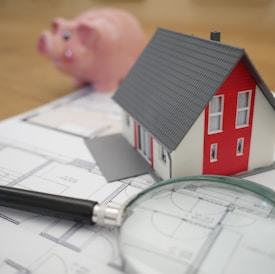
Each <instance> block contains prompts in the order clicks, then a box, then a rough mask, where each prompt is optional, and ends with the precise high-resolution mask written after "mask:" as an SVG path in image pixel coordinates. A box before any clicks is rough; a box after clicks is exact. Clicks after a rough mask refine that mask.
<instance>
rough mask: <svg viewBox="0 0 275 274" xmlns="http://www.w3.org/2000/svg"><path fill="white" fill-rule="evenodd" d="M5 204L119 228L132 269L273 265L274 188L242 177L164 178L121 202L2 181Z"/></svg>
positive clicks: (238, 269) (229, 269) (268, 269)
mask: <svg viewBox="0 0 275 274" xmlns="http://www.w3.org/2000/svg"><path fill="white" fill-rule="evenodd" d="M0 205H2V206H8V207H13V208H17V209H23V210H28V211H32V212H37V213H40V214H45V215H50V216H56V217H60V218H65V219H70V220H74V221H78V222H83V223H86V224H97V225H104V226H116V227H118V230H119V236H118V245H119V247H120V253H121V257H122V261H123V264H124V270H125V272H127V273H150V274H154V273H173V274H175V273H188V274H191V273H192V274H193V273H199V274H208V273H209V274H210V273H211V274H213V273H226V274H231V273H232V274H238V273H241V274H244V273H249V274H254V273H255V274H256V273H257V274H258V273H265V274H269V273H270V274H271V273H274V269H275V237H274V235H275V210H274V207H275V192H274V191H273V190H271V189H268V188H266V187H264V186H261V185H258V184H255V183H253V182H250V181H247V180H243V179H238V178H232V177H223V176H192V177H183V178H177V179H172V180H167V181H164V182H161V183H156V184H154V185H153V186H151V187H149V188H147V189H146V190H144V191H142V192H140V193H139V194H137V195H136V196H135V197H133V198H132V199H130V200H129V201H127V202H126V203H125V205H124V206H123V207H122V208H111V207H105V206H102V205H99V204H98V203H96V202H93V201H87V200H81V199H74V198H69V197H61V196H56V195H50V194H44V193H39V192H33V191H25V190H21V189H14V188H9V187H0Z"/></svg>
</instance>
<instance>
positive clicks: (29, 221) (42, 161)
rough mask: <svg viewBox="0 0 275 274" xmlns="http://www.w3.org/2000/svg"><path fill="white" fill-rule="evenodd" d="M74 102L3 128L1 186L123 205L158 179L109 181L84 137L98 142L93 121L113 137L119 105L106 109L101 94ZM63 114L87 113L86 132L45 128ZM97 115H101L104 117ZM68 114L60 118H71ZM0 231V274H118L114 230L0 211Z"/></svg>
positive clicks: (105, 99) (0, 125)
mask: <svg viewBox="0 0 275 274" xmlns="http://www.w3.org/2000/svg"><path fill="white" fill-rule="evenodd" d="M91 97H92V98H91ZM72 98H73V99H71V98H66V100H64V99H63V100H61V103H60V102H58V103H53V105H51V104H50V105H49V106H46V107H42V110H41V109H39V110H34V112H33V113H27V114H26V115H24V114H23V115H21V116H19V117H14V118H11V119H8V120H5V121H3V122H2V123H0V184H1V185H5V186H10V187H16V188H23V189H27V190H35V191H41V192H46V193H52V194H57V195H63V196H71V197H76V198H83V199H91V200H95V201H98V202H99V203H103V204H106V205H115V206H120V205H121V204H122V203H124V202H125V201H126V200H127V199H129V198H130V197H131V196H132V195H134V194H136V193H138V192H139V191H141V190H142V189H144V188H146V187H148V186H149V185H151V184H153V183H154V182H155V180H154V178H152V177H151V176H150V175H147V174H145V175H142V176H139V177H137V178H129V179H126V180H122V181H116V182H113V183H111V184H110V183H108V182H107V181H106V179H105V178H104V177H103V176H102V174H101V172H100V169H99V167H98V166H97V164H96V163H95V161H94V159H93V157H92V155H91V154H90V152H89V150H88V149H87V147H86V145H85V143H84V139H83V138H84V137H85V138H87V136H89V138H93V137H95V136H94V135H93V134H91V132H93V133H94V132H95V131H96V130H97V129H98V128H97V129H96V130H93V127H94V125H95V123H93V121H96V122H98V121H100V118H102V117H103V118H104V115H105V116H106V117H108V119H110V120H109V121H112V124H110V125H108V129H109V130H110V132H113V130H114V131H117V130H118V127H117V125H119V117H118V112H117V109H116V106H115V105H114V103H112V104H113V105H111V106H110V97H109V96H107V95H106V94H99V95H98V94H93V93H90V92H89V91H87V90H81V91H80V92H78V93H77V94H76V95H75V94H73V95H72ZM86 100H87V101H86ZM93 100H94V102H93ZM67 103H68V106H66V104H67ZM64 104H65V106H64ZM104 106H105V107H104ZM82 107H83V108H82ZM64 108H67V110H68V111H75V109H77V112H78V113H85V119H86V121H88V122H89V123H88V124H89V125H88V124H87V125H88V126H90V128H89V131H85V132H86V133H87V132H88V134H86V133H84V134H83V131H82V132H80V131H77V132H76V131H75V130H71V129H72V128H73V129H75V128H77V126H75V125H74V126H73V127H71V126H70V127H67V128H66V130H64V127H62V128H60V126H59V125H56V124H54V125H53V124H51V122H53V121H54V120H53V121H50V119H49V121H50V123H49V124H47V125H45V124H43V123H44V121H46V120H47V119H46V116H47V117H48V115H49V116H51V115H53V116H52V117H54V116H55V115H57V117H58V115H59V114H60V112H59V111H61V112H63V111H64ZM81 108H82V109H81ZM72 109H73V110H72ZM90 109H93V111H90ZM96 109H97V110H96ZM67 110H66V111H67ZM107 110H108V111H109V113H108V114H106V112H107ZM89 112H90V113H89ZM95 112H97V113H99V112H101V116H102V117H100V118H99V116H98V115H95ZM87 113H88V114H87ZM62 115H63V114H62ZM62 115H61V116H62ZM66 115H67V114H66ZM66 115H65V116H63V117H62V119H63V118H64V119H67V118H68V119H69V120H71V118H70V116H66ZM30 117H32V118H30ZM55 117H56V116H55ZM83 117H84V116H83ZM36 118H37V119H38V118H39V119H38V120H39V121H38V120H36ZM40 118H41V120H40ZM42 118H43V119H44V118H45V120H43V119H42ZM62 119H61V120H62ZM108 119H107V120H108ZM34 120H35V121H34ZM71 121H73V120H71ZM113 121H114V122H113ZM37 123H42V126H41V124H37ZM63 125H64V124H63ZM104 127H105V125H104ZM78 128H80V127H78ZM106 129H107V127H106ZM100 132H101V133H102V132H103V130H100ZM105 133H106V134H107V131H105ZM0 230H1V234H0V242H1V247H2V248H1V249H0V273H5V274H6V273H50V272H52V273H83V274H86V273H95V272H94V271H96V272H97V273H121V270H120V265H119V264H120V260H119V259H118V257H119V253H118V250H117V243H116V233H117V231H116V229H107V228H100V227H98V226H87V225H82V224H77V223H74V222H70V221H65V220H59V219H56V218H51V217H46V216H40V215H38V214H34V213H30V212H22V211H20V210H15V209H10V208H4V207H0ZM7 233H9V235H13V236H12V240H11V239H10V237H8V238H9V240H8V239H7V237H6V236H5V235H7ZM4 246H5V248H3V247H4ZM15 246H18V248H16V249H15V248H14V247H15Z"/></svg>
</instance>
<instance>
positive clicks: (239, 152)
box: [236, 138, 244, 156]
mask: <svg viewBox="0 0 275 274" xmlns="http://www.w3.org/2000/svg"><path fill="white" fill-rule="evenodd" d="M243 148H244V138H238V140H237V149H236V155H237V156H240V155H243Z"/></svg>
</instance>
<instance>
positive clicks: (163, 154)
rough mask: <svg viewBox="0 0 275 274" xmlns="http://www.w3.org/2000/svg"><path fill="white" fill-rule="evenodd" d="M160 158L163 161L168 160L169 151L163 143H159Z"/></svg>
mask: <svg viewBox="0 0 275 274" xmlns="http://www.w3.org/2000/svg"><path fill="white" fill-rule="evenodd" d="M159 159H160V160H161V161H162V162H163V163H165V164H166V162H167V151H166V149H165V148H164V147H163V146H162V145H159Z"/></svg>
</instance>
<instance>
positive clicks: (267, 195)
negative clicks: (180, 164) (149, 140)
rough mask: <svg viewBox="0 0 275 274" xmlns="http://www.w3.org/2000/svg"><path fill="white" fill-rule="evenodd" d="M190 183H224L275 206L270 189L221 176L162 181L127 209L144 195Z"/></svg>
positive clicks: (243, 180) (146, 191) (139, 196)
mask: <svg viewBox="0 0 275 274" xmlns="http://www.w3.org/2000/svg"><path fill="white" fill-rule="evenodd" d="M188 181H191V182H192V181H193V182H194V181H201V182H203V181H205V182H216V183H224V184H227V185H230V186H234V187H238V188H241V189H244V190H248V191H251V192H253V193H255V194H257V195H259V196H261V197H263V198H264V199H266V200H267V201H269V202H270V203H271V204H273V205H275V191H274V190H272V189H271V188H268V187H266V186H263V185H259V184H257V183H255V182H252V181H250V180H246V179H243V178H236V177H229V176H219V175H198V176H186V177H178V178H173V179H168V180H164V181H161V182H159V183H156V184H154V185H152V186H150V187H148V188H146V189H145V190H143V191H141V192H140V193H138V194H137V195H136V196H135V197H134V198H132V199H131V200H130V201H129V202H128V204H127V205H126V208H129V207H131V205H133V204H134V203H135V202H136V201H137V200H140V199H141V198H142V197H143V196H144V195H146V194H147V193H150V192H151V191H153V190H155V189H158V188H161V187H163V186H166V185H169V184H176V183H181V182H188Z"/></svg>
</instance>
